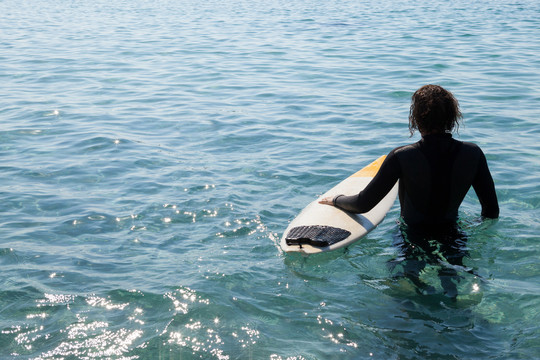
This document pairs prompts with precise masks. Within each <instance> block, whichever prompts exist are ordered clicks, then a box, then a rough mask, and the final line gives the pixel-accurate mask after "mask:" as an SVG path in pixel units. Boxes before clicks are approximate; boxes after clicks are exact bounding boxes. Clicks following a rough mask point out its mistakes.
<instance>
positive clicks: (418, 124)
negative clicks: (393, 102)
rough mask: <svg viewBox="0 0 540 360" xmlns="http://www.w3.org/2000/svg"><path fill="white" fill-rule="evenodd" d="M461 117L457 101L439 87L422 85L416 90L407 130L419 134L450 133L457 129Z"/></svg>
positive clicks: (448, 92)
mask: <svg viewBox="0 0 540 360" xmlns="http://www.w3.org/2000/svg"><path fill="white" fill-rule="evenodd" d="M462 118H463V116H462V115H461V111H460V110H459V103H458V101H457V99H456V98H455V97H454V95H452V93H451V92H450V91H448V90H445V89H444V88H442V87H441V86H439V85H424V86H422V87H421V88H420V89H418V90H416V92H415V93H414V94H413V96H412V99H411V108H410V110H409V130H410V132H411V136H412V135H413V134H414V131H415V130H418V131H420V133H428V134H429V133H451V132H452V131H453V130H454V129H458V128H459V123H460V121H461V119H462Z"/></svg>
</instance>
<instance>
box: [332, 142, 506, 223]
mask: <svg viewBox="0 0 540 360" xmlns="http://www.w3.org/2000/svg"><path fill="white" fill-rule="evenodd" d="M398 180H399V201H400V204H401V216H402V219H403V221H404V222H405V223H406V224H407V226H410V227H415V228H430V229H436V228H439V229H441V228H445V227H446V225H452V224H454V225H455V224H456V222H457V218H458V208H459V206H460V204H461V202H462V201H463V198H464V197H465V195H466V194H467V192H468V190H469V189H470V187H471V186H472V187H473V188H474V190H475V192H476V194H477V196H478V199H479V200H480V204H481V206H482V216H484V217H487V218H497V217H498V216H499V205H498V202H497V195H496V193H495V186H494V184H493V179H492V177H491V174H490V172H489V169H488V165H487V161H486V157H485V156H484V153H483V152H482V150H481V149H480V148H479V147H478V146H477V145H475V144H472V143H468V142H461V141H457V140H455V139H453V138H452V135H451V134H433V135H426V136H424V137H423V138H422V139H421V140H420V141H418V142H416V143H414V144H411V145H405V146H401V147H398V148H395V149H394V150H392V151H391V152H390V153H389V154H388V156H387V157H386V159H385V161H384V162H383V164H382V165H381V168H380V169H379V172H378V173H377V175H376V176H375V178H373V180H372V181H371V182H370V183H369V185H368V186H367V187H366V188H365V189H364V190H363V191H362V192H360V193H359V194H358V195H352V196H345V195H338V196H336V197H335V198H334V205H335V206H336V207H338V208H340V209H343V210H345V211H348V212H353V213H364V212H367V211H369V210H371V209H372V208H373V207H374V206H375V205H377V204H378V203H379V201H380V200H381V199H382V198H383V197H384V196H385V195H386V194H387V193H388V192H389V191H390V189H392V187H393V186H394V185H395V183H396V181H398Z"/></svg>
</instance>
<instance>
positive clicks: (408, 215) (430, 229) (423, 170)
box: [319, 85, 499, 293]
mask: <svg viewBox="0 0 540 360" xmlns="http://www.w3.org/2000/svg"><path fill="white" fill-rule="evenodd" d="M461 118H462V115H461V111H460V109H459V103H458V101H457V100H456V98H455V97H454V96H453V95H452V93H451V92H449V91H447V90H445V89H444V88H442V87H441V86H438V85H425V86H423V87H421V88H420V89H418V90H417V91H416V92H415V93H414V94H413V96H412V101H411V107H410V112H409V130H410V132H411V136H412V135H413V134H414V131H415V130H418V131H419V132H420V135H421V136H422V138H421V140H420V141H418V142H416V143H414V144H410V145H405V146H400V147H397V148H395V149H393V150H392V151H390V153H389V154H388V155H387V157H386V159H385V160H384V162H383V164H382V165H381V167H380V169H379V171H378V173H377V174H376V176H375V177H374V178H373V180H372V181H371V182H370V183H369V184H368V186H367V187H366V188H365V189H364V190H363V191H361V192H360V193H358V194H356V195H351V196H346V195H337V196H335V197H333V198H323V199H321V200H320V201H319V202H320V203H321V204H326V205H331V206H335V207H337V208H339V209H342V210H344V211H347V212H352V213H365V212H368V211H369V210H371V209H372V208H373V207H374V206H375V205H377V204H378V203H379V202H380V201H381V200H382V198H383V197H384V196H385V195H386V194H387V193H388V192H389V191H390V190H391V189H392V187H393V186H394V185H395V183H396V181H398V180H399V202H400V206H401V221H402V227H401V228H402V233H403V236H404V240H405V241H406V243H407V244H408V245H407V244H405V245H403V244H402V245H403V246H402V249H405V250H404V252H405V255H408V257H409V258H410V259H412V258H417V255H418V254H417V253H416V251H418V250H421V251H423V252H424V253H425V254H430V253H431V254H432V253H433V252H434V251H435V249H438V250H440V251H441V252H442V253H443V256H445V257H446V259H447V261H448V262H450V263H451V264H452V265H462V264H461V261H462V258H463V256H464V254H465V252H464V250H463V248H464V242H465V240H466V239H464V236H463V234H462V232H461V231H460V230H459V228H458V226H457V222H458V209H459V206H460V205H461V203H462V201H463V199H464V197H465V195H466V194H467V192H468V191H469V189H470V188H471V186H472V187H473V189H474V191H475V192H476V195H477V196H478V199H479V200H480V205H481V208H482V210H481V215H482V217H483V218H492V219H494V218H497V217H498V216H499V205H498V201H497V194H496V192H495V185H494V183H493V178H492V176H491V173H490V171H489V168H488V164H487V161H486V157H485V155H484V153H483V152H482V150H481V149H480V147H478V146H477V145H475V144H473V143H470V142H462V141H458V140H455V139H454V138H453V137H452V132H453V130H455V129H457V128H458V127H459V122H460V120H461ZM426 261H427V262H431V261H429V260H421V261H420V263H417V264H413V265H411V264H409V266H408V268H407V266H405V273H406V275H407V276H409V278H411V280H412V281H413V282H414V283H415V284H417V285H418V286H419V287H423V284H421V283H420V282H419V281H418V273H419V272H420V271H421V270H422V268H423V266H424V265H425V263H426ZM441 271H442V273H443V274H445V275H449V274H450V275H454V273H453V272H452V271H451V270H450V272H448V271H446V270H445V269H442V270H441ZM441 271H439V275H441ZM444 281H446V280H444ZM444 281H443V278H442V277H441V282H442V283H443V287H445V283H444ZM446 282H447V284H446V285H447V288H446V289H445V291H447V292H448V293H453V292H455V285H452V284H450V283H448V281H446Z"/></svg>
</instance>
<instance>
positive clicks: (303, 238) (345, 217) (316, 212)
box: [280, 156, 398, 254]
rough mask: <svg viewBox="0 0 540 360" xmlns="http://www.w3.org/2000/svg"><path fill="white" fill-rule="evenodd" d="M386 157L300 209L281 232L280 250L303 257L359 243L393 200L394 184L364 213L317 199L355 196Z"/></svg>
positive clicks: (395, 187) (394, 196)
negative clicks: (320, 202) (349, 211)
mask: <svg viewBox="0 0 540 360" xmlns="http://www.w3.org/2000/svg"><path fill="white" fill-rule="evenodd" d="M385 158H386V156H381V157H380V158H378V159H377V160H375V161H374V162H372V163H371V164H369V165H368V166H366V167H365V168H363V169H362V170H360V171H358V172H356V173H355V174H353V175H351V176H349V177H348V178H346V179H345V180H343V181H342V182H340V183H339V184H337V185H336V186H335V187H333V188H332V189H330V190H328V191H327V192H326V193H324V194H323V195H321V196H320V197H319V198H318V199H317V200H315V201H313V202H312V203H311V204H309V205H308V206H307V207H306V208H305V209H304V210H302V211H301V212H300V214H298V216H297V217H296V218H295V219H294V220H293V221H292V222H291V223H290V224H289V226H288V227H287V229H286V230H285V232H284V233H283V237H282V238H281V241H280V246H281V249H283V251H285V252H300V253H304V254H315V253H319V252H325V251H332V250H335V249H339V248H342V247H345V246H348V245H350V244H352V243H354V242H355V241H358V240H359V239H361V238H362V237H363V236H365V235H366V234H367V233H369V232H370V231H371V230H373V229H374V228H375V227H376V226H377V225H379V223H380V222H381V221H382V220H383V219H384V217H385V216H386V213H387V212H388V211H389V210H390V208H391V207H392V205H393V204H394V201H395V200H396V197H397V193H398V184H397V183H396V185H394V187H393V188H392V190H390V192H389V193H388V194H387V195H386V196H385V197H384V198H383V199H382V200H381V201H380V202H379V203H378V204H377V205H376V206H375V207H374V208H373V209H371V210H370V211H369V212H367V213H364V214H352V213H348V212H345V211H343V210H340V209H338V208H335V207H333V206H329V205H323V204H319V200H320V199H321V198H323V197H334V196H335V195H338V194H344V195H355V194H358V193H359V192H360V191H361V190H363V189H364V188H365V187H366V186H367V184H369V182H370V181H371V179H373V177H374V176H375V174H377V171H379V168H380V167H381V164H382V163H383V161H384V159H385Z"/></svg>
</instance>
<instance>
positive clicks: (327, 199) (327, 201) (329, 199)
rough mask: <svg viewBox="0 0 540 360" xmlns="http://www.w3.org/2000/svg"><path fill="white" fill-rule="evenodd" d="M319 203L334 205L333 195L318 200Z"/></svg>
mask: <svg viewBox="0 0 540 360" xmlns="http://www.w3.org/2000/svg"><path fill="white" fill-rule="evenodd" d="M319 204H323V205H330V206H334V198H333V197H325V198H322V199H321V200H319Z"/></svg>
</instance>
